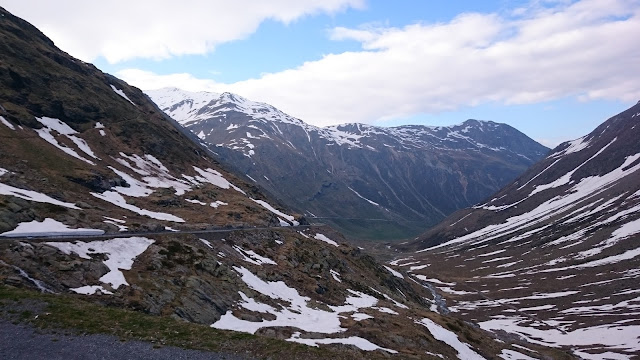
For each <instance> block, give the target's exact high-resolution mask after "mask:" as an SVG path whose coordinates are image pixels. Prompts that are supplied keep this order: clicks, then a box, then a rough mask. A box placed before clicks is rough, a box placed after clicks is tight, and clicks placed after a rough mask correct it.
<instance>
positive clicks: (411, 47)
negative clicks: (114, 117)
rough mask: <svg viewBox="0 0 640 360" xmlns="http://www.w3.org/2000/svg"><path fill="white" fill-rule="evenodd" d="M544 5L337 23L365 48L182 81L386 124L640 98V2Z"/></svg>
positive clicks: (339, 34) (316, 117) (342, 34)
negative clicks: (570, 101) (259, 71)
mask: <svg viewBox="0 0 640 360" xmlns="http://www.w3.org/2000/svg"><path fill="white" fill-rule="evenodd" d="M536 3H538V4H539V3H540V2H539V1H538V2H536ZM549 4H552V5H549ZM544 5H545V6H532V7H530V8H527V9H525V10H518V11H515V12H510V14H508V15H501V14H479V13H470V14H461V15H459V16H458V17H456V18H454V19H452V20H451V21H449V22H446V23H436V24H424V23H418V24H411V25H408V26H405V27H403V28H393V27H379V28H371V27H362V28H357V29H348V28H335V29H333V31H332V33H331V34H330V36H331V38H332V39H336V40H346V39H349V40H355V41H358V42H360V43H361V47H362V49H361V50H360V51H351V52H345V53H340V54H328V55H326V56H324V57H323V58H322V59H320V60H317V61H310V62H306V63H304V64H302V65H300V66H299V67H297V68H294V69H289V70H285V71H281V72H277V73H268V74H263V75H261V76H260V77H259V78H256V79H249V80H246V81H240V82H236V83H232V84H220V83H214V82H211V81H209V82H207V81H204V82H203V81H202V80H198V79H194V78H188V79H185V82H183V83H182V84H184V85H182V86H185V87H187V86H189V87H190V88H191V89H196V88H198V84H200V85H201V86H202V88H200V89H205V88H206V89H208V90H214V91H217V92H221V91H230V92H235V93H238V94H240V95H242V96H245V97H247V98H249V99H253V100H256V101H263V102H267V103H270V104H273V105H274V106H277V107H279V108H281V109H282V110H283V111H286V112H288V113H290V114H291V115H294V116H297V117H300V118H301V119H304V120H305V121H307V122H310V123H313V124H316V125H329V124H336V123H344V122H364V123H372V122H380V121H385V120H388V119H394V118H407V117H410V116H415V115H417V114H425V113H430V114H435V113H438V112H443V111H451V110H455V109H459V108H461V107H465V106H475V105H480V104H486V103H498V104H532V103H539V102H545V101H550V100H555V99H560V98H571V97H574V98H578V99H580V100H582V101H590V100H593V99H607V100H622V101H626V102H628V101H632V100H637V99H638V98H640V82H638V81H637V78H638V74H640V46H638V44H637V43H638V39H637V36H635V34H640V6H639V2H638V1H637V0H583V1H578V2H567V1H554V2H549V1H545V2H544ZM550 6H551V7H550ZM118 75H120V76H122V77H123V78H124V79H125V80H128V81H131V82H132V83H134V84H138V86H140V87H143V88H144V87H147V88H153V86H147V84H149V82H144V81H141V82H137V81H138V80H139V79H137V78H134V77H130V76H127V75H128V74H126V73H119V74H118ZM171 76H173V75H171ZM147 77H148V78H153V77H157V78H160V79H164V80H168V79H169V77H167V76H157V75H154V74H150V73H147ZM164 80H163V81H164ZM166 83H167V84H169V82H168V81H166ZM176 84H177V83H176ZM549 143H551V142H549Z"/></svg>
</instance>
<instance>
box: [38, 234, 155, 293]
mask: <svg viewBox="0 0 640 360" xmlns="http://www.w3.org/2000/svg"><path fill="white" fill-rule="evenodd" d="M154 242H155V241H154V240H151V239H147V238H144V237H130V238H118V239H110V240H101V241H90V242H81V241H77V242H75V243H70V242H47V243H45V244H47V245H49V246H52V247H55V248H57V249H59V250H60V251H62V252H63V253H65V254H67V255H70V254H71V253H75V254H77V255H78V256H79V257H81V258H83V259H91V256H92V255H96V254H104V255H105V256H106V257H107V259H106V260H104V261H103V263H104V264H105V265H106V266H107V267H108V268H109V272H108V273H106V274H104V275H103V276H102V277H101V278H100V279H99V280H100V282H102V283H104V284H109V285H111V287H112V288H113V289H118V288H119V287H120V286H122V285H129V283H128V282H127V280H126V279H125V278H124V274H123V273H122V271H120V270H131V266H132V265H133V261H134V259H135V258H136V257H138V256H139V255H140V254H142V253H143V252H145V251H146V250H147V248H148V247H149V245H151V244H153V243H154ZM78 289H84V290H86V291H88V290H89V288H86V287H83V288H76V292H77V290H78ZM81 291H82V290H81ZM94 292H95V291H94Z"/></svg>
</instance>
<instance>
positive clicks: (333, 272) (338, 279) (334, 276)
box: [329, 269, 342, 283]
mask: <svg viewBox="0 0 640 360" xmlns="http://www.w3.org/2000/svg"><path fill="white" fill-rule="evenodd" d="M329 273H330V274H331V276H332V277H333V280H335V281H337V282H339V283H341V282H342V280H340V273H339V272H337V271H335V270H333V269H331V270H329Z"/></svg>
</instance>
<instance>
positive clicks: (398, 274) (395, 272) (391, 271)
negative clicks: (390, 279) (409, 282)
mask: <svg viewBox="0 0 640 360" xmlns="http://www.w3.org/2000/svg"><path fill="white" fill-rule="evenodd" d="M382 266H384V268H385V269H387V270H388V271H389V272H390V273H392V274H393V276H395V277H398V278H400V279H404V275H402V274H401V273H399V272H397V271H395V270H393V269H392V268H390V267H388V266H386V265H382Z"/></svg>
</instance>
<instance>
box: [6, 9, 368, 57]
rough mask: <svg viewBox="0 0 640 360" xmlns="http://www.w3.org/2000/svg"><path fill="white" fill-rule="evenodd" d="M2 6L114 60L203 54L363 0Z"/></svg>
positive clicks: (58, 39) (56, 37)
mask: <svg viewBox="0 0 640 360" xmlns="http://www.w3.org/2000/svg"><path fill="white" fill-rule="evenodd" d="M2 6H3V7H5V8H6V9H7V10H8V11H11V12H12V13H13V14H15V15H16V16H20V17H23V18H25V19H26V20H27V21H29V22H30V23H32V24H34V25H35V26H36V27H38V28H39V29H40V30H41V31H43V32H44V33H45V34H47V36H49V37H50V38H51V39H52V40H53V41H54V42H55V43H56V45H58V47H60V48H62V49H64V50H65V51H67V52H69V53H70V54H72V55H73V56H76V57H78V58H80V59H82V60H85V61H94V60H95V59H97V58H98V57H100V56H102V57H104V58H105V59H106V60H107V61H108V62H109V63H117V62H121V61H125V60H130V59H134V58H153V59H166V58H169V57H173V56H179V55H193V54H206V53H208V52H211V51H212V50H213V49H214V48H215V46H216V45H219V44H222V43H225V42H229V41H233V40H238V39H242V38H245V37H247V36H249V35H250V34H252V33H253V32H255V31H256V29H257V28H258V26H259V25H260V23H261V22H263V21H264V20H267V19H273V20H276V21H280V22H283V23H289V22H292V21H295V20H297V19H299V18H300V17H302V16H305V15H309V14H314V13H319V12H325V13H334V12H337V11H341V10H344V9H346V8H348V7H355V8H361V7H363V6H364V0H269V1H264V0H233V1H229V0H185V1H171V0H156V1H144V0H135V1H124V0H110V1H86V0H60V1H49V0H34V1H25V0H5V1H3V4H2Z"/></svg>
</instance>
